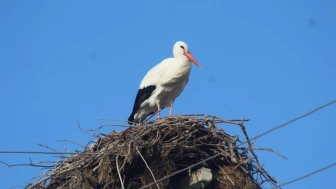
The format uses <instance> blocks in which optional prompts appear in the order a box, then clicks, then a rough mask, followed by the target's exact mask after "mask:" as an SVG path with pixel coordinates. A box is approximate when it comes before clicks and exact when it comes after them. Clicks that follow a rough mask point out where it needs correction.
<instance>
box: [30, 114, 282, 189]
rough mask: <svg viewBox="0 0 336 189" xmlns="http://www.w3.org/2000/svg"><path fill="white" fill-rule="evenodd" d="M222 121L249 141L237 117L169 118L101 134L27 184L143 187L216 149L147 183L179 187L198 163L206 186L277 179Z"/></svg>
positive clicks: (253, 185) (254, 185)
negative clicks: (207, 176) (208, 176)
mask: <svg viewBox="0 0 336 189" xmlns="http://www.w3.org/2000/svg"><path fill="white" fill-rule="evenodd" d="M222 123H228V124H235V125H238V126H239V127H240V128H241V129H242V131H243V133H244V135H245V138H246V139H247V140H248V136H247V134H246V131H245V127H244V126H243V122H241V121H237V122H235V121H225V120H222V119H220V118H216V117H214V116H206V115H189V116H173V117H168V118H165V119H162V120H161V121H158V122H147V123H143V124H141V125H136V126H130V127H127V128H126V129H125V130H123V131H121V132H115V131H113V132H111V133H110V134H108V135H105V136H101V135H100V137H98V140H97V141H96V142H95V143H94V144H92V145H91V146H90V147H89V148H87V150H85V151H84V152H80V153H77V154H74V155H72V156H71V157H67V158H64V159H62V160H61V161H60V162H59V163H57V164H56V165H55V167H56V168H54V169H52V170H50V172H49V174H48V175H47V176H45V177H44V179H42V180H40V181H38V182H36V183H35V184H31V185H29V186H28V187H27V188H36V189H37V188H38V189H41V188H44V189H54V188H58V189H63V188H82V189H91V188H94V189H100V188H101V189H103V188H116V189H117V188H123V186H124V188H130V189H133V188H141V187H144V186H146V185H148V184H151V183H153V182H154V181H155V180H159V179H161V178H164V177H166V176H168V175H170V174H173V173H175V172H176V171H179V170H181V169H184V168H186V167H189V166H191V165H194V164H196V163H198V162H200V161H202V160H204V159H207V158H209V157H211V156H214V155H216V154H219V155H217V156H216V157H215V158H213V159H211V160H208V161H206V162H204V163H201V164H199V165H197V166H194V167H191V168H189V169H188V170H187V171H182V172H180V173H178V174H175V175H172V176H170V177H169V178H167V179H165V180H162V181H159V182H158V183H155V184H152V185H150V186H148V187H147V188H158V187H159V188H161V189H163V188H171V189H172V188H180V183H181V182H182V180H181V179H182V178H184V177H186V176H188V174H190V173H191V172H193V171H195V170H197V169H199V168H201V167H206V168H209V169H211V171H212V174H213V179H212V181H211V183H210V184H208V185H206V186H205V188H219V189H259V188H261V186H262V184H264V183H266V182H268V183H271V184H276V181H275V179H274V178H273V177H271V176H270V175H269V174H268V173H267V172H266V171H265V170H264V168H263V167H262V166H261V165H260V163H259V162H258V158H257V156H256V154H255V153H254V151H253V148H252V146H251V143H247V144H244V145H241V144H242V142H240V140H239V139H238V137H237V136H231V135H229V134H227V133H226V132H225V131H224V130H223V129H221V128H220V127H219V126H218V125H219V124H222ZM146 164H147V165H146Z"/></svg>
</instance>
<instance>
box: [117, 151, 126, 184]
mask: <svg viewBox="0 0 336 189" xmlns="http://www.w3.org/2000/svg"><path fill="white" fill-rule="evenodd" d="M118 157H119V156H117V157H116V164H117V171H118V175H119V179H120V183H121V187H122V189H125V187H124V182H123V180H122V178H121V175H120V170H119V165H118Z"/></svg>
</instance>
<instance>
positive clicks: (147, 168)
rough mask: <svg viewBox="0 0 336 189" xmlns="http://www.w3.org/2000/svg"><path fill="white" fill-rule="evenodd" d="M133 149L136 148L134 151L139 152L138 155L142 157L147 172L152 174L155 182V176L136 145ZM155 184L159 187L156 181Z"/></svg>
mask: <svg viewBox="0 0 336 189" xmlns="http://www.w3.org/2000/svg"><path fill="white" fill-rule="evenodd" d="M135 149H136V151H137V152H138V153H139V155H140V157H141V158H142V160H143V162H144V163H145V164H146V167H147V169H148V170H149V172H150V173H151V174H152V177H153V179H154V181H155V182H156V179H155V177H154V174H153V172H152V170H151V169H150V168H149V166H148V164H147V162H146V160H145V158H144V157H143V156H142V155H141V153H140V151H139V149H138V147H136V148H135ZM156 186H157V187H158V189H160V186H159V183H158V182H156Z"/></svg>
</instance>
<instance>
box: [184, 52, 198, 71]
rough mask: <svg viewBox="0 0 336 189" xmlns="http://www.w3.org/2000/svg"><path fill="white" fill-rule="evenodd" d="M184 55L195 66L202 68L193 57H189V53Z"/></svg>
mask: <svg viewBox="0 0 336 189" xmlns="http://www.w3.org/2000/svg"><path fill="white" fill-rule="evenodd" d="M184 55H185V56H186V57H187V58H188V59H189V60H190V61H191V62H193V63H194V64H195V65H196V66H198V67H200V68H201V67H202V66H201V65H200V64H199V63H198V62H197V60H196V59H195V58H194V57H193V55H191V53H190V52H189V51H187V52H185V53H184Z"/></svg>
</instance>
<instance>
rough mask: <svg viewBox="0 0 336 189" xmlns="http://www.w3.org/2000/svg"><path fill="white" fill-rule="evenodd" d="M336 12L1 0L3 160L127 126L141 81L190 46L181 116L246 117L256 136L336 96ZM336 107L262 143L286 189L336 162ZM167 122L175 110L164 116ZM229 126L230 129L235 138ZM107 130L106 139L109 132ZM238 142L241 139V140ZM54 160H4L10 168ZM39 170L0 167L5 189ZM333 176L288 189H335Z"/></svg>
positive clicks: (274, 4) (289, 1)
mask: <svg viewBox="0 0 336 189" xmlns="http://www.w3.org/2000/svg"><path fill="white" fill-rule="evenodd" d="M335 10H336V1H334V0H305V1H303V0H302V1H298V0H282V1H280V0H264V1H261V0H254V1H224V0H213V1H191V0H189V1H180V0H170V1H154V0H152V1H146V0H144V1H107V0H105V1H103V0H101V1H84V0H77V1H66V0H61V1H45V0H34V1H23V0H21V1H19V0H2V1H0V27H1V28H0V57H1V59H0V113H1V114H0V125H1V138H0V150H30V151H40V150H42V151H46V149H44V148H41V147H38V146H37V145H36V143H42V144H47V145H48V146H50V147H53V148H55V149H57V150H59V151H64V147H65V146H66V147H68V148H69V149H70V150H74V149H78V150H80V148H79V147H76V146H74V145H71V144H68V143H60V142H57V141H56V140H65V139H66V140H72V141H76V142H78V143H80V144H86V142H87V141H88V140H89V139H90V138H88V137H86V136H85V135H84V134H83V133H82V132H81V131H80V130H79V129H78V127H77V119H79V121H80V123H81V126H82V127H83V128H84V129H89V128H95V127H97V126H99V125H102V124H105V123H110V122H107V121H101V120H98V119H99V118H103V117H110V118H120V119H127V118H128V116H129V114H130V113H131V108H132V106H133V100H134V97H135V95H136V92H137V89H138V86H139V84H140V81H141V79H142V77H143V76H144V75H145V73H146V72H147V70H148V69H150V68H151V67H152V66H154V65H155V64H157V63H159V62H160V61H161V60H162V59H163V58H167V57H171V56H172V46H173V44H174V43H175V41H177V40H183V41H185V42H187V43H188V45H189V47H190V50H191V52H192V53H193V55H194V56H195V57H196V59H197V60H198V61H199V62H200V64H201V65H202V66H203V68H202V69H199V68H197V67H195V66H194V67H193V70H192V73H191V77H190V82H189V84H188V86H187V87H186V89H185V91H184V92H183V93H182V95H181V96H180V97H179V98H178V100H177V101H176V104H175V107H174V114H192V113H206V114H213V115H216V116H220V117H222V118H224V119H236V118H241V117H243V116H244V117H246V118H249V119H251V121H250V122H249V123H248V124H247V125H246V126H247V131H248V133H249V134H250V136H251V137H252V136H254V135H257V134H259V133H261V132H263V131H265V130H267V129H270V128H271V127H273V126H276V125H278V124H281V123H283V122H285V121H287V120H289V119H291V118H294V117H296V116H298V115H300V114H302V113H305V112H306V111H308V110H310V109H313V108H315V107H316V106H319V105H321V104H323V103H326V102H328V101H330V100H333V99H334V98H335V97H336V84H335V82H336V74H335V70H336V53H335V49H336V35H335V34H336V22H335V20H336V11H335ZM335 112H336V106H335V105H334V106H331V107H328V108H326V109H323V110H321V111H320V112H318V113H316V114H314V115H312V116H309V117H308V118H305V119H304V120H300V121H298V122H295V123H293V124H291V125H290V126H288V127H286V128H283V129H281V130H278V131H276V132H274V133H271V134H269V135H267V136H265V137H263V138H260V139H258V140H257V141H256V142H255V145H256V147H266V148H273V149H274V150H276V151H278V152H279V153H281V154H283V155H285V156H286V157H287V158H288V160H284V159H281V158H280V157H278V156H276V155H274V154H270V153H267V152H259V153H258V154H259V157H260V160H261V162H262V163H263V164H264V165H265V168H266V169H267V170H268V171H269V172H270V174H272V175H273V176H275V177H276V178H277V179H278V180H279V181H280V182H286V181H288V180H290V179H292V178H295V177H298V176H301V175H303V174H305V173H307V172H310V171H313V170H315V169H317V168H319V167H323V166H325V165H327V164H330V163H332V162H334V161H335V158H334V157H335V156H336V153H335V150H333V148H332V147H333V146H334V144H335V135H334V133H335V132H336V129H335V128H336V127H335V118H336V114H335ZM163 115H167V111H164V112H163ZM232 127H233V126H230V125H225V126H224V129H226V130H228V131H231V132H232V134H237V133H238V130H236V129H231V128H232ZM112 129H119V128H107V129H105V130H104V132H105V133H108V132H110V131H112ZM240 135H241V134H240ZM29 158H32V161H40V160H52V159H55V158H54V157H53V156H51V155H32V154H27V155H17V154H14V155H13V154H0V160H2V161H6V162H8V163H13V164H15V163H28V162H29ZM36 171H37V169H36V168H30V167H15V168H7V167H5V166H4V165H0V178H1V188H9V187H11V186H15V185H21V184H25V182H29V179H30V178H32V177H34V176H37V175H40V174H42V172H36ZM335 172H336V169H329V170H327V171H325V172H322V173H319V174H317V175H314V176H312V177H310V178H308V179H305V180H302V181H299V182H296V183H294V184H291V185H289V186H286V187H284V188H286V189H297V188H304V189H316V188H324V189H329V188H330V189H331V188H332V186H331V183H332V181H331V179H333V178H334V176H335Z"/></svg>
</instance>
